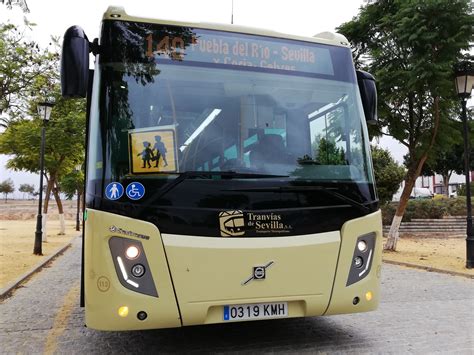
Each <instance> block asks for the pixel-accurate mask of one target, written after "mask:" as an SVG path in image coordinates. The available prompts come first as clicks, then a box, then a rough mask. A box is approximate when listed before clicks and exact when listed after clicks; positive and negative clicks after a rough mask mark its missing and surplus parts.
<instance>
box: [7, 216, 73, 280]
mask: <svg viewBox="0 0 474 355" xmlns="http://www.w3.org/2000/svg"><path fill="white" fill-rule="evenodd" d="M75 227H76V223H75V221H66V235H57V234H58V232H59V221H58V220H56V221H55V220H52V221H48V229H47V231H48V242H46V243H43V245H42V250H43V256H38V255H34V254H33V247H34V243H35V230H36V221H35V220H28V221H1V220H0V289H1V288H3V287H5V286H6V285H7V284H8V283H10V282H12V281H14V280H16V279H17V278H18V277H20V276H21V275H23V274H24V273H26V272H27V271H29V270H31V269H32V268H33V267H34V266H35V265H37V264H38V263H39V262H40V261H41V260H43V259H45V258H46V257H48V256H50V255H51V254H52V253H54V252H55V251H56V250H58V249H59V248H60V247H62V246H64V245H66V244H67V243H69V242H70V241H71V239H72V238H73V237H75V236H77V235H79V233H80V232H76V230H75Z"/></svg>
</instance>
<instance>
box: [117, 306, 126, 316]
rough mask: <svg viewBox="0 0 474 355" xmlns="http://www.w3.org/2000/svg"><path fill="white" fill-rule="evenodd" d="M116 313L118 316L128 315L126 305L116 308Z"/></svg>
mask: <svg viewBox="0 0 474 355" xmlns="http://www.w3.org/2000/svg"><path fill="white" fill-rule="evenodd" d="M118 315H119V316H120V317H126V316H128V307H127V306H122V307H120V308H119V309H118Z"/></svg>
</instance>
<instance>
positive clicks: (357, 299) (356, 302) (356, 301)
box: [352, 297, 360, 306]
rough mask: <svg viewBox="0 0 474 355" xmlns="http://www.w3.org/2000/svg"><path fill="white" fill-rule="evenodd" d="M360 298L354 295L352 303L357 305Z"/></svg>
mask: <svg viewBox="0 0 474 355" xmlns="http://www.w3.org/2000/svg"><path fill="white" fill-rule="evenodd" d="M359 301H360V299H359V297H354V299H353V300H352V304H353V305H354V306H355V305H357V304H358V303H359Z"/></svg>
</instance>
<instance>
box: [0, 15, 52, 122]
mask: <svg viewBox="0 0 474 355" xmlns="http://www.w3.org/2000/svg"><path fill="white" fill-rule="evenodd" d="M33 26H34V24H32V23H29V22H28V21H27V20H25V25H24V26H23V27H17V26H15V25H12V24H0V58H2V60H1V61H0V126H3V127H7V126H8V124H9V122H10V121H11V120H12V119H15V118H16V117H18V116H21V117H24V116H25V115H26V114H27V112H28V109H29V102H30V100H31V97H32V96H34V95H35V93H36V92H38V88H39V86H40V85H39V84H41V86H42V87H43V88H45V87H44V86H43V85H44V84H45V81H44V80H42V78H41V77H42V76H44V75H48V74H47V73H48V72H49V73H51V72H52V71H54V70H57V69H56V67H57V66H56V62H57V58H58V57H59V55H58V54H57V53H54V52H49V51H48V50H43V49H40V47H39V46H38V45H37V44H36V43H35V42H34V41H30V40H27V39H26V33H27V32H28V31H31V30H32V27H33ZM47 89H48V90H50V89H51V87H48V88H47ZM4 114H6V115H4Z"/></svg>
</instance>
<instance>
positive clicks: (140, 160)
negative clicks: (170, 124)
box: [129, 129, 177, 174]
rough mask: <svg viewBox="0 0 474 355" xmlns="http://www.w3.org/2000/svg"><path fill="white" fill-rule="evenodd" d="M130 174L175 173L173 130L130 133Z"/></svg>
mask: <svg viewBox="0 0 474 355" xmlns="http://www.w3.org/2000/svg"><path fill="white" fill-rule="evenodd" d="M129 137H130V138H129V140H130V168H131V172H132V174H143V173H163V172H176V170H177V163H176V145H175V142H176V140H175V132H174V130H173V129H153V130H147V131H142V130H140V131H130V132H129Z"/></svg>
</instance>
